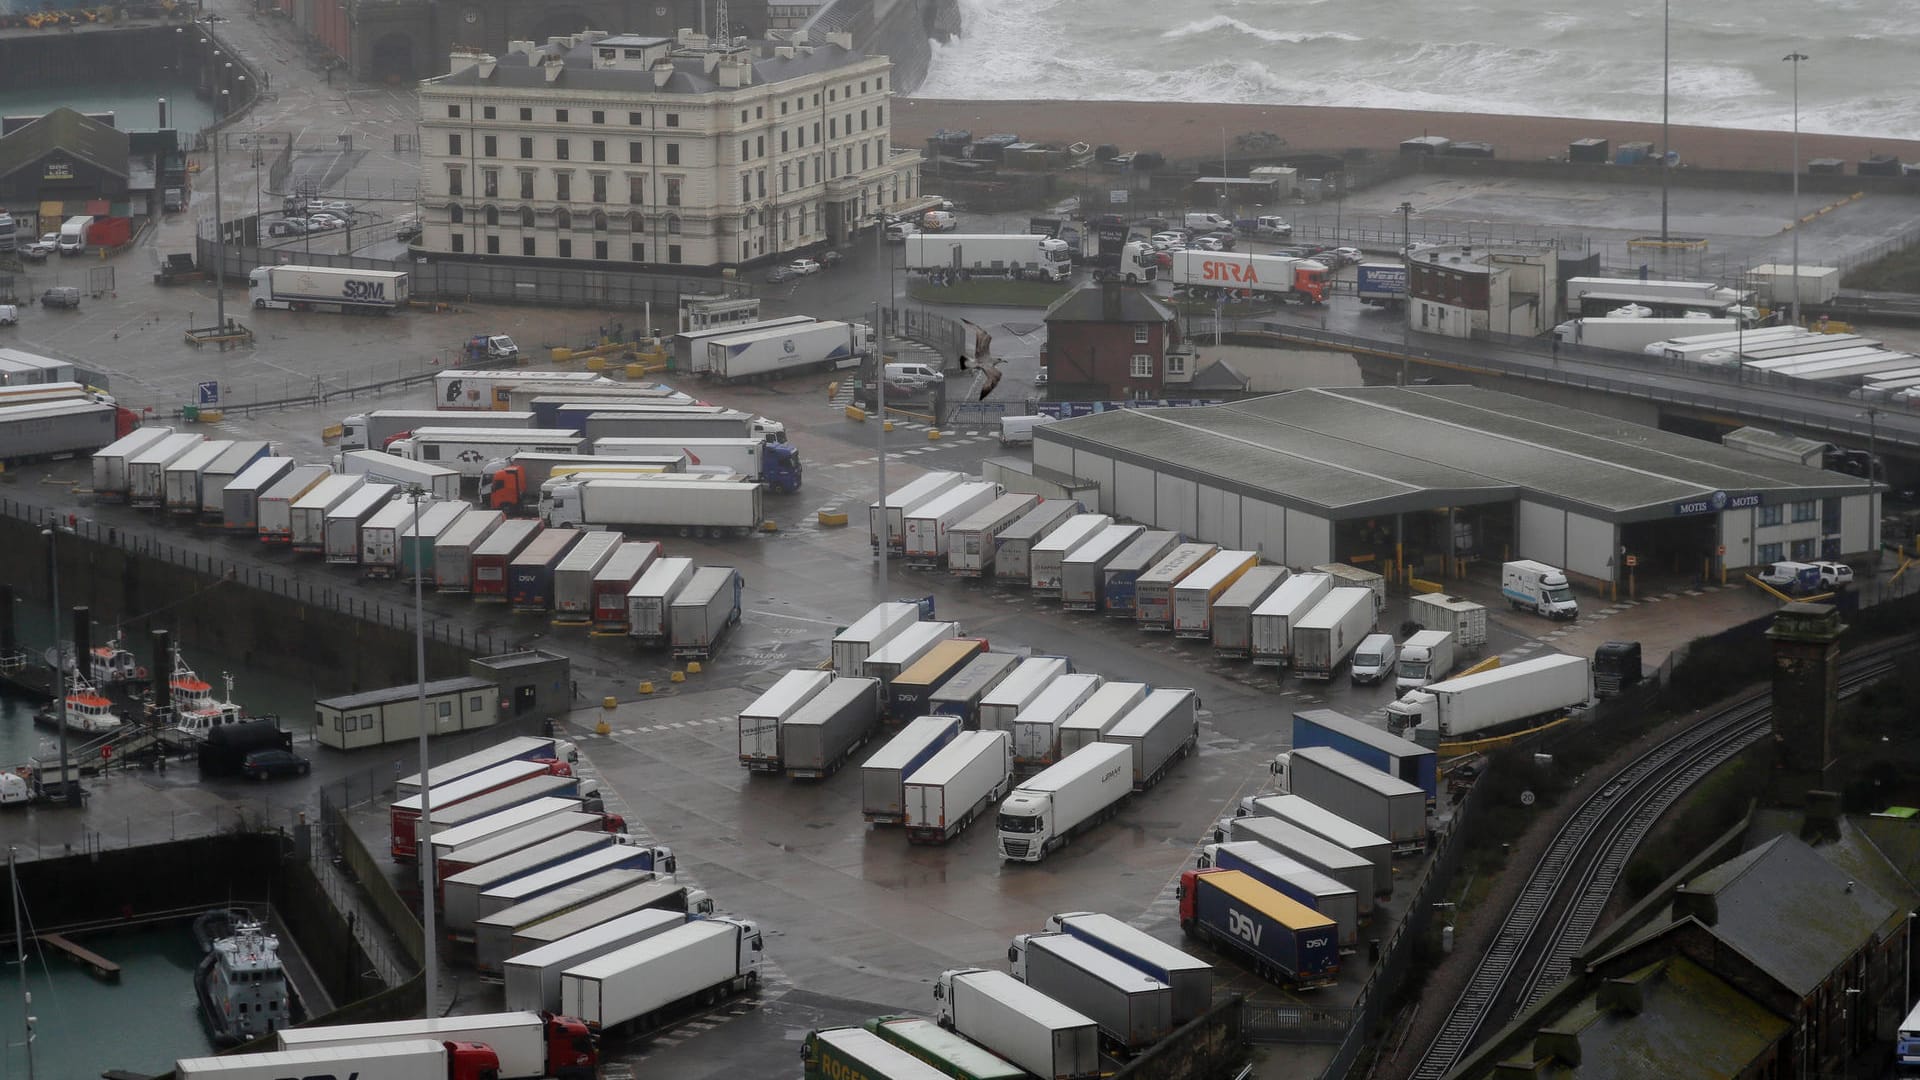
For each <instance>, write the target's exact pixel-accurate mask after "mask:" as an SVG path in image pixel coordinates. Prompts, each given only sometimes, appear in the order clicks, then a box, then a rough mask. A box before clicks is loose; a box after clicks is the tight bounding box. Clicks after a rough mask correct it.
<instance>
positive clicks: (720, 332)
mask: <svg viewBox="0 0 1920 1080" xmlns="http://www.w3.org/2000/svg"><path fill="white" fill-rule="evenodd" d="M813 321H814V318H813V316H811V315H786V316H781V317H779V318H772V319H748V320H745V321H741V322H729V323H712V324H709V325H706V326H698V327H688V328H686V329H683V330H681V331H680V332H679V333H677V334H675V335H673V337H672V338H671V339H669V341H668V344H669V345H670V346H671V348H672V349H673V370H675V371H691V372H695V373H698V372H699V371H700V370H701V367H700V365H702V364H704V363H705V362H706V358H707V354H706V349H705V343H706V342H708V341H712V340H713V339H714V338H720V337H736V336H738V335H740V334H749V333H753V332H755V331H759V330H776V329H779V328H780V327H783V326H801V325H805V324H807V323H811V322H813Z"/></svg>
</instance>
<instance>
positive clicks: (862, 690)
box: [780, 676, 880, 780]
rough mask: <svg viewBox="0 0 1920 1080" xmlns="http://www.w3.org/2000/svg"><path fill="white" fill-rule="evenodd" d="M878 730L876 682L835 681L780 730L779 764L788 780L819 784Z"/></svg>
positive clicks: (878, 688) (846, 677) (877, 688)
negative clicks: (802, 780) (817, 782)
mask: <svg viewBox="0 0 1920 1080" xmlns="http://www.w3.org/2000/svg"><path fill="white" fill-rule="evenodd" d="M879 726H880V680H878V679H862V678H858V677H855V676H844V677H842V678H838V679H835V680H833V681H832V682H831V683H828V684H827V685H826V686H825V687H824V688H822V689H821V691H820V692H819V693H818V694H815V695H814V696H813V698H812V699H811V700H809V701H808V702H807V703H806V704H805V705H802V706H801V707H800V708H799V710H798V711H796V712H795V713H794V714H793V715H792V716H790V717H788V718H787V720H786V721H785V722H784V723H782V724H781V725H780V741H781V747H780V756H781V764H782V766H783V767H784V769H785V771H786V774H787V775H788V776H789V777H793V778H796V779H809V780H824V779H826V778H827V777H829V776H832V775H833V774H834V773H835V772H838V771H839V769H840V766H842V765H844V764H846V761H847V758H848V757H849V756H850V755H851V754H852V753H853V752H854V751H855V750H858V749H859V748H860V747H861V746H863V745H865V744H866V741H867V739H868V738H869V737H871V736H872V734H873V731H874V729H875V728H877V727H879Z"/></svg>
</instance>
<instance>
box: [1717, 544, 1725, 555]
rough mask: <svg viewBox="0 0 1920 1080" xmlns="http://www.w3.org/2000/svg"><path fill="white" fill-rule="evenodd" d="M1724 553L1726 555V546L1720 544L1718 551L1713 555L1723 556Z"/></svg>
mask: <svg viewBox="0 0 1920 1080" xmlns="http://www.w3.org/2000/svg"><path fill="white" fill-rule="evenodd" d="M1726 553H1727V545H1725V544H1721V545H1720V547H1719V549H1718V550H1717V551H1715V552H1714V554H1715V555H1725V554H1726Z"/></svg>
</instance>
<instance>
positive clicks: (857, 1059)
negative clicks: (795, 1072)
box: [800, 1027, 948, 1080]
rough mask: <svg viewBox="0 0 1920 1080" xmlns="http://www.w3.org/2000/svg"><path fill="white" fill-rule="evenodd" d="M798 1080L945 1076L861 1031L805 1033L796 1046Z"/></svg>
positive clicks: (901, 1079) (898, 1079) (914, 1079)
mask: <svg viewBox="0 0 1920 1080" xmlns="http://www.w3.org/2000/svg"><path fill="white" fill-rule="evenodd" d="M800 1076H801V1080H844V1078H848V1077H859V1078H861V1080H948V1077H947V1074H946V1073H944V1072H942V1071H941V1070H939V1069H937V1068H935V1067H934V1066H932V1065H929V1064H927V1063H926V1062H925V1061H922V1060H921V1059H919V1058H917V1057H915V1056H914V1055H912V1054H910V1053H908V1052H907V1051H905V1050H903V1049H901V1048H900V1047H898V1046H895V1045H893V1044H892V1043H890V1042H887V1041H886V1040H884V1039H882V1038H880V1036H878V1035H875V1034H874V1033H873V1032H871V1031H868V1030H866V1029H865V1028H858V1027H832V1028H819V1029H816V1030H814V1031H809V1032H807V1036H806V1038H805V1039H803V1040H801V1043H800Z"/></svg>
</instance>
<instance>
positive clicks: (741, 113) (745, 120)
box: [740, 109, 747, 124]
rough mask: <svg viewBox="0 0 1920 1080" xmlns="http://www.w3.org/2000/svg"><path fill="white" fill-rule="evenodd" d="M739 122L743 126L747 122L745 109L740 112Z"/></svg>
mask: <svg viewBox="0 0 1920 1080" xmlns="http://www.w3.org/2000/svg"><path fill="white" fill-rule="evenodd" d="M740 122H741V123H743V124H744V123H746V122H747V110H745V109H741V110H740Z"/></svg>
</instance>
